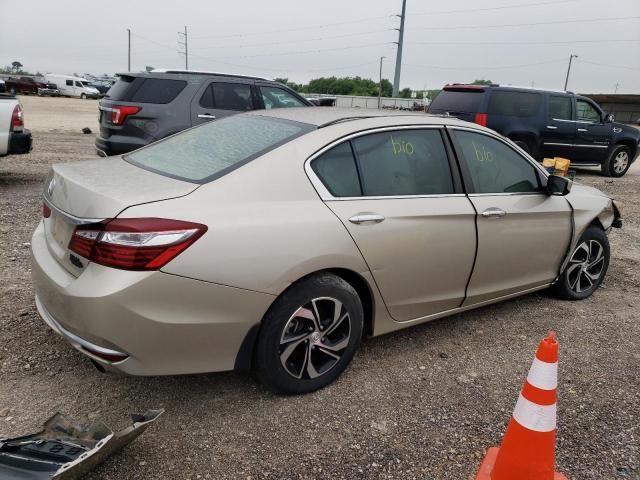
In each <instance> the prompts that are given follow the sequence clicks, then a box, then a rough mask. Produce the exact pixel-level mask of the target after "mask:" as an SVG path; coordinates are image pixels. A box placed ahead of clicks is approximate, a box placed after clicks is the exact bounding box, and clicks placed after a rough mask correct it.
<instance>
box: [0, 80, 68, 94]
mask: <svg viewBox="0 0 640 480" xmlns="http://www.w3.org/2000/svg"><path fill="white" fill-rule="evenodd" d="M5 88H6V90H7V92H9V93H13V94H22V95H39V96H42V95H52V96H53V95H60V91H59V90H58V87H57V86H56V85H55V84H54V83H44V82H39V81H37V80H36V79H34V78H32V77H19V78H9V79H8V80H5Z"/></svg>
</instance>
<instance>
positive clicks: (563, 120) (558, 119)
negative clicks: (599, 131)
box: [551, 118, 596, 125]
mask: <svg viewBox="0 0 640 480" xmlns="http://www.w3.org/2000/svg"><path fill="white" fill-rule="evenodd" d="M551 120H553V121H554V122H566V123H582V124H585V125H595V124H596V122H592V121H587V120H568V119H566V118H552V119H551Z"/></svg>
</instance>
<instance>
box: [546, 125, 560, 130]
mask: <svg viewBox="0 0 640 480" xmlns="http://www.w3.org/2000/svg"><path fill="white" fill-rule="evenodd" d="M547 128H548V129H549V130H557V129H558V127H556V126H555V125H547Z"/></svg>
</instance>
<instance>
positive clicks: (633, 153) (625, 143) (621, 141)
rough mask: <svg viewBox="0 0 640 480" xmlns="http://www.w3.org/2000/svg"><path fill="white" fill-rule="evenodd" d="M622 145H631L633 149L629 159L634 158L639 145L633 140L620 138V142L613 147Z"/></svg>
mask: <svg viewBox="0 0 640 480" xmlns="http://www.w3.org/2000/svg"><path fill="white" fill-rule="evenodd" d="M620 145H624V146H625V147H629V150H631V158H629V161H631V160H633V157H634V155H635V153H636V148H637V145H636V144H635V143H634V142H633V141H631V140H628V139H624V140H620V141H619V142H618V143H616V144H615V145H614V146H613V148H614V149H615V148H617V147H619V146H620Z"/></svg>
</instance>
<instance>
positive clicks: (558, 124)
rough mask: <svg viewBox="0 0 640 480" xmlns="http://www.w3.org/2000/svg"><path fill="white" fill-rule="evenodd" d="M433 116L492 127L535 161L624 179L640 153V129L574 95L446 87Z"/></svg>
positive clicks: (433, 105) (436, 101)
mask: <svg viewBox="0 0 640 480" xmlns="http://www.w3.org/2000/svg"><path fill="white" fill-rule="evenodd" d="M428 112H429V113H434V114H448V115H451V116H454V117H458V118H460V119H462V120H467V121H469V122H475V123H478V124H480V125H484V126H486V127H489V128H491V129H493V130H495V131H496V132H498V133H500V134H502V135H504V136H505V137H507V138H510V139H511V140H513V141H514V142H515V143H516V144H517V145H518V146H519V147H520V148H521V149H522V150H524V151H525V152H527V153H528V154H530V155H531V156H532V157H534V158H535V159H536V160H539V161H540V160H542V158H544V157H564V158H568V159H570V160H571V162H572V164H573V165H582V166H597V165H599V166H600V167H601V169H602V173H603V174H604V175H606V176H612V177H621V176H622V175H624V174H625V173H626V172H627V170H628V169H629V167H630V166H631V164H632V163H633V162H634V160H635V159H636V158H637V156H638V153H640V152H639V150H640V148H638V147H639V145H640V130H638V129H637V128H634V127H631V126H628V125H624V124H622V123H616V122H614V121H613V116H612V115H609V114H607V113H606V112H604V111H603V110H602V109H601V108H600V107H599V106H598V104H597V103H595V102H594V101H593V100H591V99H589V98H587V97H583V96H580V95H576V94H575V93H572V92H565V91H557V90H556V91H554V90H540V89H534V88H520V87H509V86H501V85H463V84H452V85H446V86H445V87H444V88H443V89H442V91H441V92H440V93H439V94H438V96H437V97H436V98H435V99H434V100H433V102H432V103H431V105H430V106H429V109H428Z"/></svg>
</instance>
